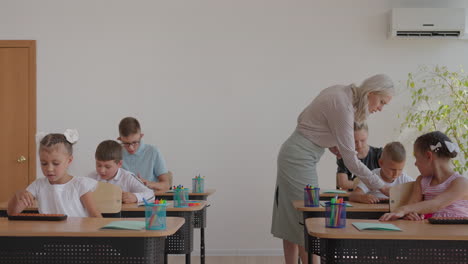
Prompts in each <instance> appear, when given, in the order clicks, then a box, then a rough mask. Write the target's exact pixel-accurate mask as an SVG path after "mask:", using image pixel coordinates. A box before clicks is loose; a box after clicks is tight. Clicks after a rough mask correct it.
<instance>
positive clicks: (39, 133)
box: [36, 131, 49, 143]
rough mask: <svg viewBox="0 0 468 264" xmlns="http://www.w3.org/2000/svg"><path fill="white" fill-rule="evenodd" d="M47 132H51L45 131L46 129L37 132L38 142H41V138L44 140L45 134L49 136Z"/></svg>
mask: <svg viewBox="0 0 468 264" xmlns="http://www.w3.org/2000/svg"><path fill="white" fill-rule="evenodd" d="M47 134H49V133H47V132H44V131H39V132H37V133H36V143H39V142H41V140H42V139H43V138H44V137H45V136H47Z"/></svg>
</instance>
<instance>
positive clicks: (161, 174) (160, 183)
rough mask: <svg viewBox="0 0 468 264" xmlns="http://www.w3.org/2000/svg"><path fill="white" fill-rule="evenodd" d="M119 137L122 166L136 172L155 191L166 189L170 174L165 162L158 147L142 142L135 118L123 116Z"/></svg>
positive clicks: (138, 125)
mask: <svg viewBox="0 0 468 264" xmlns="http://www.w3.org/2000/svg"><path fill="white" fill-rule="evenodd" d="M119 134H120V136H119V138H117V139H118V140H119V141H120V142H121V144H122V147H123V148H124V150H123V151H122V154H123V164H122V168H124V169H126V170H128V171H131V172H133V173H134V174H136V175H137V176H138V177H139V178H140V179H141V181H142V182H143V183H144V184H145V185H146V186H147V187H149V188H151V189H153V190H155V191H167V190H169V187H170V183H169V182H170V176H169V173H168V170H167V168H166V162H165V161H164V158H163V156H162V154H161V152H160V151H159V149H158V148H156V147H155V146H152V145H147V144H144V143H143V142H142V141H141V139H142V138H143V136H144V134H143V133H141V128H140V123H139V122H138V120H137V119H136V118H133V117H125V118H124V119H122V120H121V121H120V123H119Z"/></svg>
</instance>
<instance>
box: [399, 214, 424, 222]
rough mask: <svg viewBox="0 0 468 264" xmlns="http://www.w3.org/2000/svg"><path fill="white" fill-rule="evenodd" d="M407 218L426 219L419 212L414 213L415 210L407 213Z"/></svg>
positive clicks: (413, 219) (414, 219)
mask: <svg viewBox="0 0 468 264" xmlns="http://www.w3.org/2000/svg"><path fill="white" fill-rule="evenodd" d="M403 219H405V220H411V221H421V220H424V218H423V217H422V215H419V214H418V213H414V212H411V213H409V214H407V215H405V217H404V218H403Z"/></svg>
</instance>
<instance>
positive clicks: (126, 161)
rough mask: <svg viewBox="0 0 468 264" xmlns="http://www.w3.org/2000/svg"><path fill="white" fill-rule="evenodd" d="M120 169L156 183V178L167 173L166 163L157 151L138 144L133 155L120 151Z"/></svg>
mask: <svg viewBox="0 0 468 264" xmlns="http://www.w3.org/2000/svg"><path fill="white" fill-rule="evenodd" d="M122 154H123V164H122V168H124V169H125V170H128V171H131V172H133V173H134V174H135V175H138V174H140V176H141V177H143V178H145V179H147V180H150V181H153V182H157V181H158V176H159V175H161V174H164V173H167V168H166V162H165V161H164V158H163V156H162V154H161V152H159V149H158V148H156V147H155V146H152V145H146V144H143V142H141V143H140V146H139V148H138V150H137V152H136V153H135V154H129V153H128V152H127V150H126V149H125V148H124V149H123V150H122Z"/></svg>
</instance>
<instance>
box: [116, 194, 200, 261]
mask: <svg viewBox="0 0 468 264" xmlns="http://www.w3.org/2000/svg"><path fill="white" fill-rule="evenodd" d="M199 202H200V205H197V206H190V207H184V208H176V207H174V206H173V202H172V201H169V205H168V206H167V215H168V216H178V217H183V218H184V219H185V224H184V225H183V226H182V228H180V229H179V230H178V231H177V232H176V233H175V234H174V235H172V236H169V237H168V238H167V239H166V252H165V253H166V255H167V254H185V263H190V255H191V253H192V251H193V228H194V222H195V221H194V215H195V213H196V212H199V211H201V210H203V209H204V208H205V207H206V206H207V204H208V202H207V201H199ZM121 214H122V217H144V216H145V207H144V206H143V205H138V204H137V203H131V204H122V212H121ZM166 259H167V258H166ZM202 263H203V262H202Z"/></svg>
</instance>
